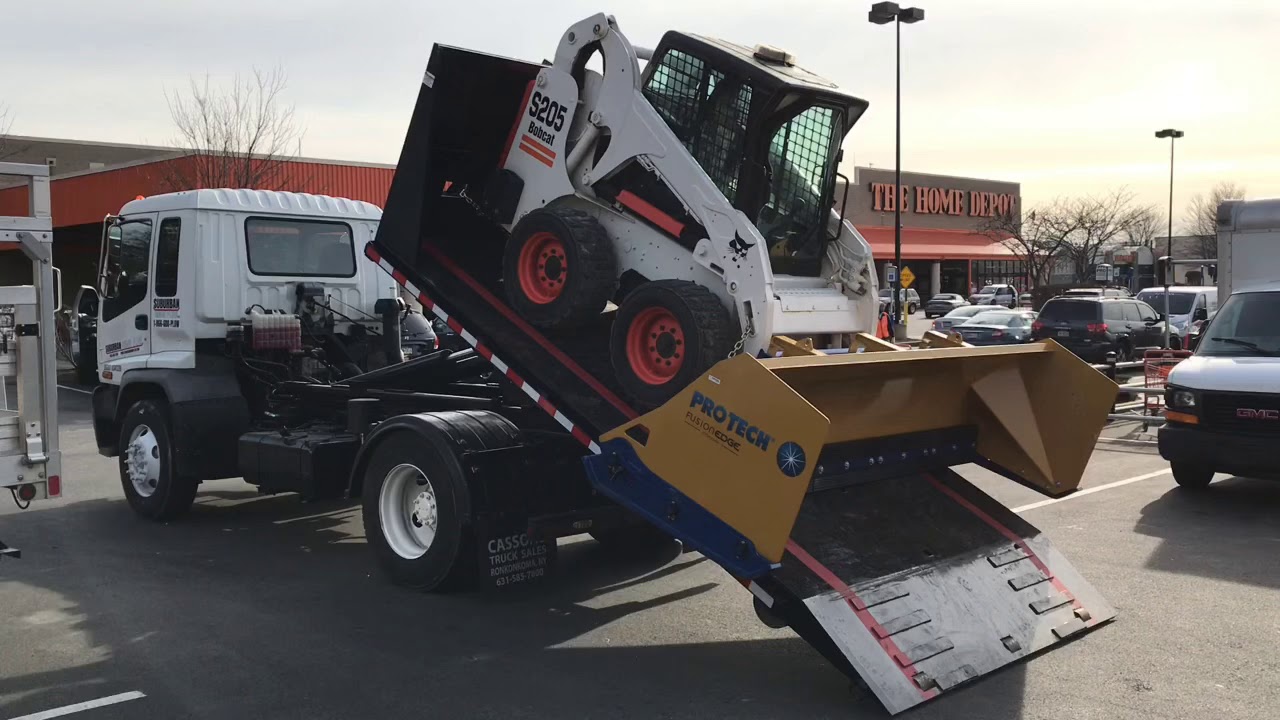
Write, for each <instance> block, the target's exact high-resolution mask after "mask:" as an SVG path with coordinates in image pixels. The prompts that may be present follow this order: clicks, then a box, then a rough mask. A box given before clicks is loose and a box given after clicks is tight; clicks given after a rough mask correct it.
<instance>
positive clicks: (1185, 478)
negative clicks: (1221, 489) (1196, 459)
mask: <svg viewBox="0 0 1280 720" xmlns="http://www.w3.org/2000/svg"><path fill="white" fill-rule="evenodd" d="M1170 466H1171V467H1172V468H1173V479H1174V480H1175V481H1176V482H1177V483H1178V486H1179V487H1181V488H1184V489H1186V490H1204V489H1205V488H1207V487H1209V483H1210V482H1212V481H1213V468H1209V467H1205V466H1203V465H1191V464H1187V463H1181V462H1176V463H1170Z"/></svg>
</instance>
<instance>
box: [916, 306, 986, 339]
mask: <svg viewBox="0 0 1280 720" xmlns="http://www.w3.org/2000/svg"><path fill="white" fill-rule="evenodd" d="M991 309H992V308H991V306H990V305H965V306H964V307H958V308H956V309H955V310H952V311H951V312H949V313H947V314H946V315H943V316H942V317H940V318H938V319H937V320H934V321H933V325H931V326H930V327H929V329H930V330H937V331H938V332H942V333H945V332H951V330H953V329H954V328H955V326H956V325H959V324H960V323H962V322H964V321H966V320H968V319H969V318H971V317H973V316H974V315H977V314H978V313H980V312H990V311H991Z"/></svg>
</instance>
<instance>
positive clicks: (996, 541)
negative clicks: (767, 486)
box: [751, 470, 1115, 713]
mask: <svg viewBox="0 0 1280 720" xmlns="http://www.w3.org/2000/svg"><path fill="white" fill-rule="evenodd" d="M751 590H752V592H753V593H755V595H756V596H757V599H758V600H759V601H760V602H761V603H763V604H764V605H765V606H766V608H763V609H762V613H763V614H765V615H768V616H772V618H773V619H777V620H781V621H785V622H786V623H787V624H789V625H790V626H791V627H792V628H793V629H794V630H795V631H796V632H797V633H798V634H799V635H800V636H801V637H803V638H804V639H805V640H807V641H808V642H809V643H810V644H812V645H813V646H814V647H815V648H816V649H817V650H819V651H820V652H821V653H822V654H823V655H824V656H826V657H827V658H828V659H829V660H830V661H831V662H833V663H834V664H835V665H836V666H837V667H839V668H840V669H841V670H843V671H844V672H845V673H847V674H851V675H852V674H854V673H856V674H857V676H860V677H861V678H862V680H863V682H865V683H866V684H867V686H868V687H869V688H870V689H871V691H872V692H873V693H874V694H875V695H876V697H877V698H879V700H880V702H881V703H882V704H883V705H884V706H885V708H886V709H887V710H888V711H889V712H890V713H899V712H902V711H903V710H906V709H908V708H911V707H913V706H915V705H918V704H920V703H922V702H924V701H926V700H929V699H931V698H934V697H936V696H937V695H939V694H941V693H944V692H947V691H948V690H951V689H952V688H955V687H956V686H958V685H960V684H961V683H964V682H966V681H969V680H973V679H975V678H978V677H981V676H983V675H986V674H987V673H990V672H992V671H994V670H997V669H999V668H1001V667H1003V666H1005V665H1008V664H1010V663H1012V662H1015V661H1017V660H1020V659H1022V658H1025V657H1027V656H1029V655H1031V654H1033V653H1035V652H1038V651H1040V650H1044V649H1045V648H1048V647H1049V646H1051V645H1054V644H1056V643H1059V642H1062V641H1065V640H1067V639H1069V638H1072V637H1074V636H1076V635H1078V634H1081V633H1082V632H1084V631H1086V630H1089V629H1091V628H1094V627H1096V626H1098V625H1099V624H1101V623H1104V622H1107V621H1109V620H1111V619H1112V618H1114V617H1115V610H1114V609H1113V608H1112V607H1111V606H1110V605H1108V604H1107V602H1106V601H1105V600H1104V599H1103V598H1102V597H1101V596H1100V595H1099V594H1098V593H1097V591H1096V590H1094V588H1093V587H1092V586H1091V585H1090V584H1089V583H1087V582H1085V580H1084V579H1083V578H1082V577H1081V576H1080V575H1079V574H1078V573H1077V572H1076V570H1075V568H1073V567H1072V566H1071V564H1070V563H1069V562H1067V560H1066V559H1065V558H1064V557H1063V556H1062V555H1060V554H1059V553H1058V551H1057V550H1055V549H1054V547H1053V545H1052V544H1051V543H1050V542H1049V540H1048V538H1046V537H1045V536H1044V535H1042V534H1041V533H1040V531H1039V530H1037V529H1036V528H1034V527H1032V526H1031V525H1029V524H1028V523H1026V522H1025V521H1024V520H1023V519H1022V518H1020V517H1019V516H1017V515H1015V514H1014V513H1013V512H1011V511H1010V510H1009V509H1008V508H1006V507H1004V506H1003V505H1001V504H1000V503H998V502H996V501H995V500H992V499H991V498H990V497H988V496H987V495H985V494H983V493H982V492H981V491H979V490H978V489H977V488H975V487H973V486H972V485H970V484H969V483H968V482H966V481H965V480H964V479H963V478H961V477H960V476H958V475H956V474H955V473H953V472H951V471H949V470H942V471H939V472H935V473H921V474H913V475H908V476H902V477H896V478H890V479H886V480H879V481H875V482H871V483H867V484H863V485H856V486H852V487H846V488H837V489H831V490H824V491H821V492H816V493H813V494H810V495H809V496H807V497H806V499H805V501H804V505H803V507H802V508H801V510H800V514H799V517H798V518H797V520H796V524H795V527H794V529H793V530H792V533H791V540H790V542H789V543H788V545H787V553H786V555H785V557H784V559H783V562H782V564H781V567H780V568H777V569H775V570H774V571H773V572H772V573H770V574H769V575H768V576H766V577H762V578H759V579H758V580H756V581H755V583H753V584H752V587H751Z"/></svg>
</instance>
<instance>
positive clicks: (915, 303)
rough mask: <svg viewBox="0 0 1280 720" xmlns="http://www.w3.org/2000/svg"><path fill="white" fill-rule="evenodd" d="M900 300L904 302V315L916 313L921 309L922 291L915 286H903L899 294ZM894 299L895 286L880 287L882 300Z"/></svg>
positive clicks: (886, 301)
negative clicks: (917, 290) (918, 290)
mask: <svg viewBox="0 0 1280 720" xmlns="http://www.w3.org/2000/svg"><path fill="white" fill-rule="evenodd" d="M898 298H899V300H898V302H900V303H902V312H903V314H904V315H915V314H916V311H917V310H919V309H920V293H918V292H916V289H915V288H902V291H901V294H900V295H898ZM892 300H893V288H880V302H882V303H888V302H891V301H892Z"/></svg>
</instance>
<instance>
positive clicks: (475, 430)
mask: <svg viewBox="0 0 1280 720" xmlns="http://www.w3.org/2000/svg"><path fill="white" fill-rule="evenodd" d="M421 417H422V418H424V419H427V418H429V422H427V423H425V424H422V425H417V426H415V427H414V429H408V428H406V429H404V430H396V431H392V432H391V434H389V435H387V436H386V437H384V438H383V439H381V440H378V441H377V445H376V446H375V447H374V448H373V456H372V457H370V458H369V460H368V462H367V463H365V470H364V486H363V490H362V496H363V508H362V514H363V517H364V527H365V536H366V537H367V538H368V542H369V545H370V546H371V547H372V548H373V550H374V553H375V554H376V555H377V557H378V560H379V562H380V563H381V564H382V567H383V569H384V570H386V572H387V574H388V575H390V576H391V579H392V581H394V582H395V583H396V584H399V585H404V586H406V587H411V588H414V589H416V590H425V591H428V592H430V591H437V592H446V591H449V590H457V589H463V588H465V587H466V586H468V585H469V584H471V582H472V581H473V580H474V579H475V571H476V568H477V566H478V562H479V561H478V559H477V555H476V546H475V534H474V530H473V528H472V517H471V509H470V508H471V497H470V490H469V486H468V484H467V476H466V474H465V472H464V471H463V466H462V464H461V463H460V461H459V460H460V458H459V456H458V453H461V452H462V451H463V450H468V451H478V450H494V449H498V448H503V447H510V446H512V445H514V444H516V443H517V442H518V432H517V430H516V428H515V426H514V425H512V424H511V423H510V421H508V420H507V419H506V418H503V417H502V416H500V415H496V414H494V413H488V412H444V413H427V414H424V415H423V416H421Z"/></svg>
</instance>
